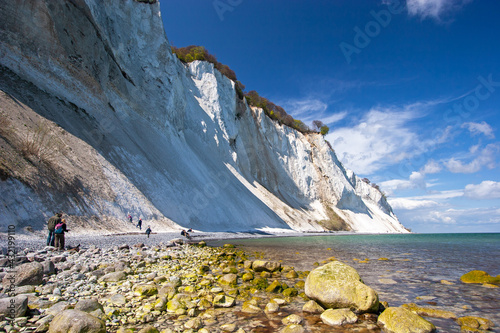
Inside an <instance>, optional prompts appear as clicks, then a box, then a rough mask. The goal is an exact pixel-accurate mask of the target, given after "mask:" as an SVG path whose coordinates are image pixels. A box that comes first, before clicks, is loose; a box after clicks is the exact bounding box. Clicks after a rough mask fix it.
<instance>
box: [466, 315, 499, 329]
mask: <svg viewBox="0 0 500 333" xmlns="http://www.w3.org/2000/svg"><path fill="white" fill-rule="evenodd" d="M457 323H458V324H459V325H460V326H461V327H468V328H473V329H480V330H489V329H491V328H492V327H494V326H495V324H493V322H492V321H491V320H489V319H485V318H481V317H474V316H466V317H460V318H458V319H457Z"/></svg>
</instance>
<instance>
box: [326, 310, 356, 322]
mask: <svg viewBox="0 0 500 333" xmlns="http://www.w3.org/2000/svg"><path fill="white" fill-rule="evenodd" d="M321 320H322V321H323V323H325V324H327V325H330V326H342V325H344V324H354V323H355V322H356V321H358V317H357V316H356V315H355V314H354V312H352V311H351V310H349V309H328V310H326V311H325V312H323V313H322V314H321Z"/></svg>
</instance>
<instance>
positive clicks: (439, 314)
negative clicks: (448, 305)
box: [402, 303, 457, 319]
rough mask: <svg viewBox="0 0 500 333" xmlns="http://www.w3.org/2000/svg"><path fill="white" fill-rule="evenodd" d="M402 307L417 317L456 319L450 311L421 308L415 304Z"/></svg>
mask: <svg viewBox="0 0 500 333" xmlns="http://www.w3.org/2000/svg"><path fill="white" fill-rule="evenodd" d="M402 307H403V308H405V309H408V310H410V311H411V312H414V313H416V314H418V315H419V316H424V317H434V318H444V319H456V318H457V315H456V314H455V313H453V312H451V311H446V310H441V309H436V308H430V307H422V306H418V305H417V304H415V303H409V304H403V305H402Z"/></svg>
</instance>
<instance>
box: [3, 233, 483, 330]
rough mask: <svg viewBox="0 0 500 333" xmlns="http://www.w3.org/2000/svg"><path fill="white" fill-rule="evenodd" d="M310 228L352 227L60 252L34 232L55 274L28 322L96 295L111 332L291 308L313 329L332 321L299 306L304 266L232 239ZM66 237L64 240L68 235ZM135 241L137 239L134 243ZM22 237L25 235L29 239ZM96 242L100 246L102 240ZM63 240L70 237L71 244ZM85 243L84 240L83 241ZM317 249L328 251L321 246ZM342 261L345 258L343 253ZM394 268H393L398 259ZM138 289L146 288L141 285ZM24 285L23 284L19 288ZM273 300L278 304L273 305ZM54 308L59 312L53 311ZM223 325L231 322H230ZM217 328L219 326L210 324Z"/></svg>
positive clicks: (275, 319)
mask: <svg viewBox="0 0 500 333" xmlns="http://www.w3.org/2000/svg"><path fill="white" fill-rule="evenodd" d="M315 235H317V236H325V235H328V236H330V235H332V236H333V235H335V236H341V235H358V234H356V233H314V234H312V233H273V234H271V233H266V234H262V233H223V232H217V233H202V232H195V233H194V236H195V237H194V239H192V240H191V242H190V243H191V244H190V245H189V246H186V245H184V246H176V245H175V244H169V243H171V242H170V241H171V240H173V239H179V238H181V237H180V235H179V234H178V233H176V232H170V233H159V234H154V235H152V237H151V238H149V239H148V238H147V237H146V236H145V235H144V234H143V233H132V234H126V235H116V234H113V235H102V237H95V236H90V235H86V236H82V235H78V236H75V237H74V239H73V240H72V241H81V242H82V247H81V250H80V252H74V251H71V250H70V251H65V252H60V251H52V250H50V249H43V248H45V246H44V245H45V244H44V242H45V240H44V239H42V238H41V237H37V239H35V240H36V243H37V244H32V246H34V247H36V248H38V246H42V247H43V248H42V249H38V250H32V251H30V252H31V254H29V255H28V253H26V257H29V258H31V259H30V260H34V261H38V260H42V259H43V260H44V261H52V262H54V264H55V265H54V266H55V267H54V268H57V272H56V273H57V274H52V275H49V276H46V277H45V278H44V282H43V284H42V285H40V286H38V287H35V288H34V289H33V290H31V293H32V295H31V296H30V299H31V301H30V302H36V306H39V309H40V310H42V309H43V311H41V313H40V314H38V315H37V314H34V316H39V317H37V318H38V320H37V321H36V322H35V321H33V320H32V322H33V323H34V324H36V326H38V325H42V324H43V323H45V324H47V323H48V322H49V321H48V319H47V318H50V317H47V314H48V313H50V312H51V310H48V309H49V308H50V307H52V306H56V308H57V309H59V308H58V307H61V308H64V310H65V309H69V308H71V307H76V304H77V303H78V302H80V301H81V300H84V299H85V300H87V299H91V298H97V300H98V302H99V304H101V305H102V307H103V314H104V315H106V316H108V317H107V319H106V320H105V322H106V328H107V329H108V331H110V332H116V331H117V330H118V329H119V328H120V327H121V328H134V329H136V330H137V329H142V328H145V327H147V326H148V325H154V326H156V327H157V328H158V329H159V330H161V332H170V333H172V332H173V331H171V330H169V328H170V327H172V328H176V329H189V328H191V326H192V325H194V326H198V325H201V327H204V328H207V329H208V331H209V332H212V329H213V328H214V327H220V326H222V325H231V324H233V323H235V322H236V323H238V325H240V326H241V327H244V328H245V330H246V331H245V332H249V331H253V330H254V329H258V328H259V327H262V329H264V327H265V328H273V329H278V328H281V329H283V330H284V329H286V327H287V326H289V325H285V323H284V322H283V320H285V319H286V318H288V317H289V316H291V315H295V317H294V318H295V319H297V318H298V317H300V318H298V319H300V320H301V324H300V326H302V327H303V328H304V329H312V328H314V331H315V332H328V331H331V329H332V328H331V326H328V325H326V324H325V323H323V322H322V321H321V319H320V316H319V314H308V313H306V312H304V310H303V307H304V306H305V303H306V302H307V300H308V298H305V297H304V285H303V282H304V281H305V278H306V277H307V275H308V273H309V270H308V269H304V268H299V267H295V268H294V267H293V266H292V264H291V263H290V262H288V261H287V260H286V259H285V257H279V255H278V257H276V255H277V253H274V254H273V255H274V257H273V258H269V257H268V256H267V255H264V252H252V251H247V249H245V247H244V246H243V247H241V246H238V245H236V244H234V242H233V241H235V240H238V239H258V238H261V239H262V238H283V237H295V236H299V237H302V236H315ZM365 235H366V234H365ZM370 235H373V234H370ZM68 238H69V239H70V238H71V236H69V237H68ZM30 240H31V241H33V238H32V237H30ZM110 240H112V241H110ZM137 240H139V241H138V242H136V241H137ZM184 240H185V239H184ZM202 240H204V241H205V242H207V243H210V242H211V241H213V242H221V241H224V242H225V243H228V244H234V245H236V248H235V249H233V248H231V247H229V246H228V247H227V248H226V247H225V246H223V245H222V244H220V245H215V247H212V246H210V244H208V245H209V246H206V247H204V248H200V247H198V246H193V245H194V244H196V243H198V242H199V241H202ZM24 241H26V242H27V241H28V240H24ZM24 241H23V242H24ZM346 241H349V240H346ZM221 243H222V242H221ZM89 244H90V245H89ZM101 244H102V245H104V246H102V247H101ZM139 244H141V245H139ZM69 245H76V244H73V243H70V244H69ZM87 245H89V246H88V247H87ZM231 253H234V254H231ZM324 254H325V255H326V254H328V249H327V251H325V253H324ZM331 254H335V257H337V255H338V253H333V252H332V253H331ZM329 255H330V254H329ZM407 255H409V253H404V254H401V256H403V258H396V257H391V258H390V259H389V260H388V261H378V260H374V259H371V263H372V264H371V266H370V264H369V263H362V262H361V261H359V260H358V259H355V260H358V261H351V263H350V265H351V266H352V267H355V268H356V269H361V271H363V269H362V267H366V268H367V269H369V267H372V268H374V267H375V266H373V265H376V266H379V267H382V269H383V270H384V271H385V269H386V268H390V267H392V266H393V265H395V264H397V263H402V264H405V263H407V264H408V266H407V267H411V266H414V265H415V263H412V262H411V261H407V260H409V259H407V258H408V256H407ZM335 257H331V258H328V259H327V260H325V262H321V264H324V263H327V262H329V261H331V260H341V258H335ZM410 258H411V257H410ZM280 259H284V260H283V263H282V264H281V265H282V268H281V269H280V270H278V271H273V272H268V273H265V274H264V273H257V272H256V271H254V270H252V269H249V266H248V265H247V264H246V262H247V261H255V260H265V261H272V262H281V260H280ZM346 259H347V258H346ZM366 260H368V259H366ZM341 261H344V262H348V261H347V260H341ZM365 265H366V266H365ZM315 266H316V265H315ZM405 266H406V265H405ZM285 267H286V269H285ZM311 268H312V267H311ZM394 269H395V268H394ZM397 269H398V270H399V269H400V266H399V264H398V268H397ZM290 270H294V271H295V273H296V274H297V275H291V276H288V273H289V272H290ZM361 271H360V272H361ZM120 272H122V273H120ZM247 273H251V274H252V279H251V280H246V278H244V276H245V274H247ZM295 273H294V274H295ZM105 274H115V275H119V274H122V275H123V276H122V277H121V278H120V279H119V280H118V281H113V280H109V281H104V280H105V279H104V278H103V276H104V275H105ZM384 274H386V273H384ZM231 275H233V276H235V277H236V281H237V282H236V284H233V283H230V284H229V285H225V284H224V283H225V282H223V280H224V279H225V278H228V277H230V276H231ZM362 276H363V279H365V278H367V279H368V280H370V276H367V275H365V274H362ZM174 277H177V278H174ZM172 278H174V280H175V279H177V280H175V281H180V282H181V283H182V284H181V285H178V283H177V282H176V283H175V287H174V290H175V292H174V294H172V295H170V296H169V295H168V293H167V295H165V294H162V293H163V292H165V289H164V290H163V291H161V290H162V289H163V288H164V287H167V286H168V285H169V282H168V281H170V280H172ZM263 278H265V279H266V281H265V286H260V285H259V283H261V282H263V281H264V280H262V279H263ZM375 278H378V276H375ZM415 278H418V277H417V276H415V275H413V274H412V275H411V280H412V281H414V279H415ZM391 279H397V280H399V278H398V277H397V276H396V275H393V276H385V277H384V281H385V282H384V284H385V283H393V282H392V280H391ZM84 280H85V281H86V282H85V283H83V281H84ZM276 280H278V281H279V282H280V285H277V289H275V290H273V291H267V287H268V286H270V285H272V284H275V283H274V281H276ZM365 280H366V279H365ZM301 281H302V282H301ZM412 281H407V282H406V283H402V284H401V287H403V288H404V286H405V285H406V286H408V285H409V284H407V283H411V282H412ZM149 285H153V286H154V287H155V288H156V293H157V294H153V295H149V294H144V295H142V294H141V295H137V293H138V292H139V291H140V290H142V289H140V288H143V287H144V286H149ZM370 285H372V283H370ZM440 285H442V284H440ZM280 286H281V287H280ZM387 286H391V287H389V288H388V289H387V290H384V289H380V285H379V288H376V291H377V292H378V293H379V294H380V296H381V299H380V300H387V299H388V298H390V296H391V295H392V294H393V293H397V290H395V288H396V286H397V285H394V284H388V285H387ZM442 286H443V287H441V288H440V289H443V288H444V285H442ZM456 286H457V287H453V288H462V289H459V290H463V288H470V287H467V286H460V285H456ZM144 288H149V287H144ZM289 288H291V289H294V290H289V292H292V295H295V296H292V295H288V296H287V295H285V294H283V293H284V292H285V289H289ZM472 288H483V287H472ZM167 289H168V288H167ZM483 289H484V288H483ZM144 290H146V292H147V289H144ZM168 290H170V289H168ZM168 290H167V292H168ZM25 292H29V291H28V290H26V291H25ZM141 292H142V291H141ZM115 294H120V295H121V296H117V297H118V298H120V297H121V298H120V300H123V301H124V302H125V303H124V304H122V305H119V304H115V303H113V302H115V301H116V299H115V298H116V297H115V298H112V296H113V295H115ZM175 295H179V296H175ZM186 295H188V296H189V299H190V301H189V300H188V301H187V303H186V304H184V305H182V306H181V307H180V308H176V309H173V308H170V309H169V308H168V302H167V301H172V300H173V299H175V301H173V303H175V304H177V303H178V302H177V301H179V302H181V303H182V302H183V301H181V300H184V299H187V298H188V296H186ZM218 295H222V296H224V297H225V298H224V299H225V300H231V302H229V303H230V304H225V306H226V305H227V307H225V306H222V305H221V304H217V305H215V303H214V301H215V300H218V301H222V300H224V299H223V298H220V297H219V296H218ZM421 295H423V296H421ZM420 296H421V297H424V298H423V300H424V301H425V300H427V299H426V297H429V294H427V293H423V294H419V297H420ZM165 297H166V298H165ZM176 297H178V299H177V298H176ZM433 299H435V298H432V299H430V300H431V301H432V300H433ZM120 300H118V301H120ZM162 300H163V301H162ZM442 301H444V299H441V301H440V302H442ZM158 302H159V303H158ZM190 302H191V303H190ZM201 302H203V303H201ZM410 302H411V300H408V301H406V302H404V303H405V304H406V303H410ZM173 303H172V304H173ZM275 303H279V304H278V306H276V304H275ZM419 303H423V302H419ZM33 304H35V303H33ZM56 304H59V305H56ZM193 304H196V306H195V307H194V308H193V307H191V306H194V305H193ZM200 304H201V305H200ZM270 304H272V305H270ZM390 304H391V305H392V306H394V305H396V306H398V305H399V306H401V304H397V303H396V304H394V303H393V302H392V301H391V302H390ZM129 305H130V306H129ZM423 305H424V307H421V308H419V309H420V311H427V310H429V309H437V310H439V311H440V310H452V311H455V314H454V315H456V316H457V317H458V316H463V315H465V314H466V312H469V310H464V309H461V308H457V307H456V306H454V307H452V308H450V307H449V306H446V305H445V304H440V305H439V306H437V307H429V306H428V304H427V307H426V306H425V304H423ZM36 306H35V307H34V308H36ZM156 306H159V309H156ZM176 306H177V305H176ZM268 308H277V309H278V310H277V312H268V311H267V310H268ZM193 309H194V310H193ZM244 309H245V310H244ZM266 309H267V310H266ZM64 310H60V309H59V310H58V311H61V312H64ZM245 311H249V312H245ZM252 311H255V312H252ZM447 313H449V312H447ZM32 314H33V313H32ZM32 314H30V316H31V318H30V319H32V318H33V316H32ZM57 314H58V312H56V313H55V314H54V315H53V316H55V315H57ZM378 314H380V313H378ZM378 314H377V313H375V314H373V315H366V316H363V315H360V316H359V318H358V322H357V323H356V324H348V325H345V326H344V327H343V329H345V330H346V331H349V330H351V329H352V330H353V331H354V330H360V329H361V330H368V331H373V332H378V331H379V330H380V326H378V325H377V316H378ZM478 314H479V313H478ZM49 315H50V314H49ZM99 316H102V314H99ZM297 316H298V317H297ZM44 318H45V319H44ZM103 318H104V317H103ZM430 321H431V322H435V323H436V324H437V325H438V326H441V327H443V326H444V327H445V328H451V327H453V328H458V325H457V324H456V323H455V322H454V321H452V320H450V319H444V318H430ZM214 325H218V326H214ZM261 325H264V326H261ZM226 327H228V328H231V327H230V326H226ZM0 328H2V327H1V325H0ZM174 331H177V330H174ZM216 332H218V331H217V330H216ZM256 332H257V331H256ZM258 332H260V331H258Z"/></svg>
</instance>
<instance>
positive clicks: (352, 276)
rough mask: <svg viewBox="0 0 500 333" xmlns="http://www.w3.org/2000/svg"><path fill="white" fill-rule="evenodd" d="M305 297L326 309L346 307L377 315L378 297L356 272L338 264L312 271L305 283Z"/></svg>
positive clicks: (330, 264)
mask: <svg viewBox="0 0 500 333" xmlns="http://www.w3.org/2000/svg"><path fill="white" fill-rule="evenodd" d="M305 293H306V295H307V297H309V298H310V299H313V300H315V301H316V302H318V303H319V304H320V305H322V306H323V307H325V308H327V309H342V308H349V309H351V310H352V311H354V312H356V313H364V312H376V311H377V310H378V307H379V301H378V295H377V293H376V292H375V290H373V289H372V288H370V287H368V286H367V285H365V284H364V283H363V281H362V280H361V277H360V276H359V274H358V272H357V271H356V270H355V269H354V268H352V267H350V266H348V265H346V264H344V263H341V262H340V261H333V262H331V263H328V264H326V265H324V266H321V267H318V268H316V269H314V270H313V271H312V272H311V273H309V275H308V276H307V279H306V283H305Z"/></svg>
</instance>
